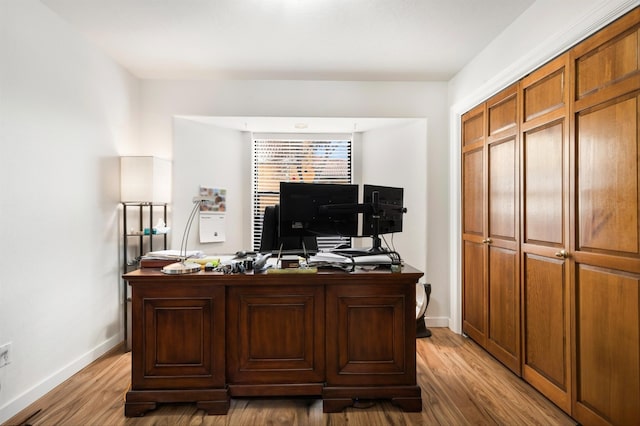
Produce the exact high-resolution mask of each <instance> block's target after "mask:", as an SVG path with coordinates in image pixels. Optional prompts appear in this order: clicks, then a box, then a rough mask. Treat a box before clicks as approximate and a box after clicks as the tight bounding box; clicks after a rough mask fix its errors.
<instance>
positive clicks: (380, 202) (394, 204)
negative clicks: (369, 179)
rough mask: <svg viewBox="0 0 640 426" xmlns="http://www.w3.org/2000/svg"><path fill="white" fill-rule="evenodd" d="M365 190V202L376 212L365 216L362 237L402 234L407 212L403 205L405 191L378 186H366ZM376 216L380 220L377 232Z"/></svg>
mask: <svg viewBox="0 0 640 426" xmlns="http://www.w3.org/2000/svg"><path fill="white" fill-rule="evenodd" d="M363 189H364V197H363V202H364V204H369V205H371V206H372V207H373V209H374V211H373V212H372V213H368V214H365V215H364V217H363V220H362V235H363V236H371V235H375V234H379V235H382V234H392V233H395V232H402V216H403V214H404V212H405V211H406V209H405V208H404V205H403V197H404V189H403V188H393V187H389V186H378V185H364V187H363ZM374 193H377V194H374ZM374 195H375V196H377V200H374V198H375V197H374ZM374 201H376V202H374ZM375 210H377V211H375ZM374 216H377V218H378V219H377V222H378V223H377V227H378V229H377V232H376V229H375V226H376V221H375V220H374Z"/></svg>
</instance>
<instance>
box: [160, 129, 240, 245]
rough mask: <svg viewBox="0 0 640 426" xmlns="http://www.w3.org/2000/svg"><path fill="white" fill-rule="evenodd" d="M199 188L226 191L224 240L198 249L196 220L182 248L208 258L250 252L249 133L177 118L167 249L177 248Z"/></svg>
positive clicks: (198, 239) (198, 240)
mask: <svg viewBox="0 0 640 426" xmlns="http://www.w3.org/2000/svg"><path fill="white" fill-rule="evenodd" d="M200 185H202V186H206V187H213V188H224V189H226V190H227V211H226V241H224V242H220V243H206V244H201V243H200V238H199V234H198V221H197V220H198V219H197V217H196V220H195V222H194V224H193V226H192V227H191V232H190V233H189V239H188V247H187V248H188V249H189V250H202V251H204V252H205V253H207V254H216V253H219V254H222V253H235V252H236V251H238V250H243V249H244V250H247V249H250V248H251V245H252V243H251V196H250V194H251V139H250V134H249V133H248V132H240V131H237V130H232V129H225V128H221V127H217V126H213V125H210V124H204V123H201V122H198V121H193V120H189V119H186V118H180V117H177V118H175V119H174V148H173V197H172V206H173V215H172V219H171V221H172V225H171V227H172V229H173V231H172V232H171V243H170V244H171V246H170V247H171V248H172V249H176V250H178V249H180V242H181V240H182V235H183V233H184V229H185V225H186V223H187V218H188V217H189V213H190V212H191V209H192V207H193V197H194V196H196V195H198V190H199V187H200Z"/></svg>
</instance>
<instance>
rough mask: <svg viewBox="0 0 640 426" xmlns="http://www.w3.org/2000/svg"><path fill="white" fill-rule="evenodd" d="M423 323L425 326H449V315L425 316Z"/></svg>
mask: <svg viewBox="0 0 640 426" xmlns="http://www.w3.org/2000/svg"><path fill="white" fill-rule="evenodd" d="M424 323H425V325H426V326H427V327H435V328H438V327H444V328H449V317H425V318H424Z"/></svg>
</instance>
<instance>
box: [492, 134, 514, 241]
mask: <svg viewBox="0 0 640 426" xmlns="http://www.w3.org/2000/svg"><path fill="white" fill-rule="evenodd" d="M516 162H517V157H516V142H515V138H511V139H507V140H505V141H502V142H499V143H492V144H490V145H489V235H490V237H491V238H492V239H496V238H500V239H506V240H509V241H515V240H516V233H517V228H516V205H517V196H518V194H517V192H516V185H517V177H516V176H517V175H516V170H517V169H516Z"/></svg>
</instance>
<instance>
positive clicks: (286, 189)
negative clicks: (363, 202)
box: [279, 182, 358, 238]
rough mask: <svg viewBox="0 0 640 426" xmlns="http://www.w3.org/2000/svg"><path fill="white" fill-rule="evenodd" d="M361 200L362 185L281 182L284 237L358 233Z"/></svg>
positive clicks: (281, 231)
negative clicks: (356, 207)
mask: <svg viewBox="0 0 640 426" xmlns="http://www.w3.org/2000/svg"><path fill="white" fill-rule="evenodd" d="M357 204H358V185H352V184H332V183H299V182H281V183H280V221H279V222H280V237H281V238H285V237H299V238H302V237H305V236H346V237H351V236H357V235H358V213H357V212H356V211H355V210H353V206H354V205H355V206H357ZM343 207H344V208H343Z"/></svg>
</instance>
